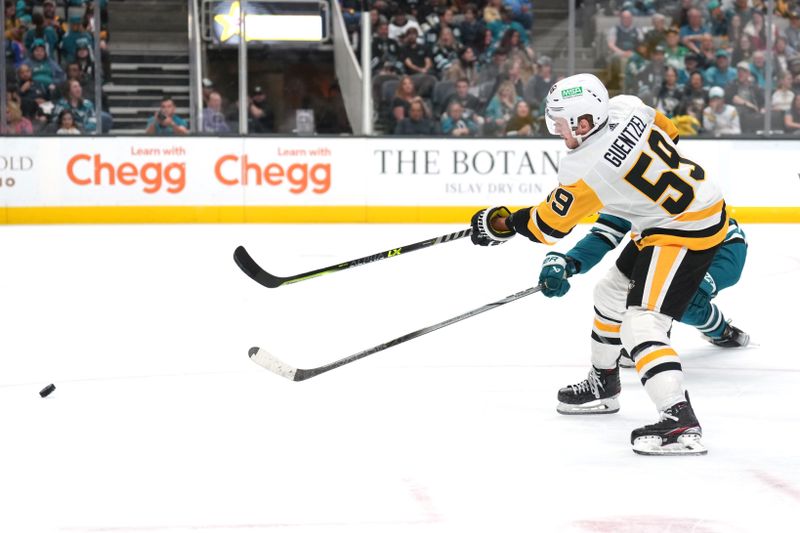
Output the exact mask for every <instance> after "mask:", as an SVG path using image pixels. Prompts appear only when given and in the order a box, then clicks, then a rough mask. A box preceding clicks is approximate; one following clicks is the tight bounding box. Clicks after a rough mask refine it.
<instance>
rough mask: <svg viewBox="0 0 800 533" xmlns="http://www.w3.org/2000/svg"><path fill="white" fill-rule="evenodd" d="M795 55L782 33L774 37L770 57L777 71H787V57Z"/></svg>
mask: <svg viewBox="0 0 800 533" xmlns="http://www.w3.org/2000/svg"><path fill="white" fill-rule="evenodd" d="M794 55H797V52H796V51H795V50H793V49H791V48H789V45H788V44H787V42H786V37H784V36H783V35H780V36H778V38H777V39H775V48H774V49H773V54H772V57H773V58H774V60H775V66H776V67H777V69H778V71H779V72H789V58H790V57H791V56H794Z"/></svg>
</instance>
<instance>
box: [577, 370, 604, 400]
mask: <svg viewBox="0 0 800 533" xmlns="http://www.w3.org/2000/svg"><path fill="white" fill-rule="evenodd" d="M570 388H571V389H572V392H573V394H579V393H582V392H588V391H590V390H591V391H592V394H593V395H594V396H595V397H599V396H600V389H605V386H604V385H603V382H602V381H600V377H599V375H598V373H597V371H596V370H595V369H594V368H593V369H591V370H590V371H589V375H588V376H587V377H586V379H584V380H583V381H581V382H580V383H578V384H577V385H570Z"/></svg>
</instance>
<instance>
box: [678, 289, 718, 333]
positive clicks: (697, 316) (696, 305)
mask: <svg viewBox="0 0 800 533" xmlns="http://www.w3.org/2000/svg"><path fill="white" fill-rule="evenodd" d="M709 316H711V298H710V297H709V296H708V295H707V294H706V293H705V292H703V291H697V292H696V293H695V294H694V296H693V297H692V301H691V302H689V305H688V307H686V311H684V313H683V316H681V322H683V323H684V324H688V325H690V326H699V325H701V324H705V322H706V321H707V320H708V317H709Z"/></svg>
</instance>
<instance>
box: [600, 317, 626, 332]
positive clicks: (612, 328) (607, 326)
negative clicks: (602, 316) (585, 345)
mask: <svg viewBox="0 0 800 533" xmlns="http://www.w3.org/2000/svg"><path fill="white" fill-rule="evenodd" d="M594 327H595V329H599V330H600V331H607V332H609V333H619V330H620V328H621V327H622V326H620V325H619V324H614V325H612V324H603V323H602V322H600V321H599V320H598V319H596V318H595V319H594Z"/></svg>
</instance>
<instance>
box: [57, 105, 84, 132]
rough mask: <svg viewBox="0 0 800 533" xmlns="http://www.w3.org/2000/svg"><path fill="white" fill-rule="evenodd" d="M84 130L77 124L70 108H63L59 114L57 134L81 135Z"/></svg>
mask: <svg viewBox="0 0 800 533" xmlns="http://www.w3.org/2000/svg"><path fill="white" fill-rule="evenodd" d="M81 133H82V132H81V130H80V129H78V126H76V125H75V117H74V116H73V115H72V111H70V110H69V109H62V110H61V113H59V114H58V129H57V130H56V134H57V135H80V134H81Z"/></svg>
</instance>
